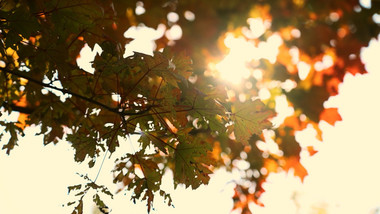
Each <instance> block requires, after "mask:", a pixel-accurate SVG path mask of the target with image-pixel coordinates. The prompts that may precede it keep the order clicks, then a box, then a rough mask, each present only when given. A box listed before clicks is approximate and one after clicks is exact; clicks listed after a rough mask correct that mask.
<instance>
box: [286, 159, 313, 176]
mask: <svg viewBox="0 0 380 214" xmlns="http://www.w3.org/2000/svg"><path fill="white" fill-rule="evenodd" d="M285 161H286V162H285V165H284V167H283V168H284V170H285V171H289V170H290V169H294V175H295V176H298V177H299V178H301V181H303V180H304V178H305V177H306V176H307V175H308V172H307V170H306V169H305V167H304V166H302V164H301V163H300V161H299V157H295V156H292V157H289V158H286V159H285Z"/></svg>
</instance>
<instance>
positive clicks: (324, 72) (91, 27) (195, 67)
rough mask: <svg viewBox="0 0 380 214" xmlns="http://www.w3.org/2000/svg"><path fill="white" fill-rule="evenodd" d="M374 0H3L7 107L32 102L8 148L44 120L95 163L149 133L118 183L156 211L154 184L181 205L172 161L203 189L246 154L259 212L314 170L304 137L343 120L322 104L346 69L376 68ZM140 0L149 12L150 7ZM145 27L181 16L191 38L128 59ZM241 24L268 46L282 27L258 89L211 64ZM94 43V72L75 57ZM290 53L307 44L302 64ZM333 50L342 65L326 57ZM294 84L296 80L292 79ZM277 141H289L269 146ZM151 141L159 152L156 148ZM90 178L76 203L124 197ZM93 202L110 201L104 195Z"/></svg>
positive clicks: (239, 188)
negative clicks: (275, 177) (253, 28)
mask: <svg viewBox="0 0 380 214" xmlns="http://www.w3.org/2000/svg"><path fill="white" fill-rule="evenodd" d="M373 4H374V5H373V6H372V8H370V9H366V8H363V7H360V6H359V3H358V1H355V0H350V1H347V0H335V1H328V0H323V1H312V0H310V1H303V0H299V1H295V0H286V1H280V0H266V1H248V0H241V1H227V0H221V1H220V0H209V1H195V0H190V1H174V0H167V1H164V0H160V1H141V2H140V1H139V2H137V1H117V0H114V1H111V0H109V1H102V0H92V1H90V0H79V1H60V0H52V1H46V0H36V1H26V0H6V1H0V7H1V10H0V17H1V18H0V26H1V32H0V33H1V35H0V37H1V43H0V46H1V47H0V60H1V61H0V62H1V64H0V67H1V74H0V85H1V87H0V93H1V95H0V102H1V105H2V109H3V112H11V111H18V112H20V116H19V121H18V122H17V123H13V122H7V121H1V122H0V123H1V126H3V127H5V130H6V131H7V132H9V133H10V135H11V137H10V139H9V141H8V143H6V144H5V145H4V146H3V147H2V149H4V150H6V151H5V152H6V153H7V154H10V153H11V150H12V149H14V147H15V146H16V145H17V139H18V136H19V135H20V134H21V135H22V134H23V130H24V128H25V127H26V126H30V125H40V126H41V133H38V134H43V135H44V144H49V143H54V144H56V143H58V142H59V140H60V139H64V140H66V141H68V142H70V143H71V145H72V147H73V149H74V151H75V155H74V160H75V161H78V162H83V161H86V162H88V164H89V167H92V166H94V163H95V161H96V160H97V159H99V158H98V157H99V156H100V155H102V154H103V153H104V152H105V153H111V154H112V153H114V152H115V151H116V150H117V149H118V147H119V145H120V143H126V142H123V141H120V139H123V138H125V137H127V136H129V135H139V136H140V138H139V140H138V142H139V143H140V145H141V148H142V149H141V150H140V151H136V153H134V154H131V153H127V154H125V155H124V156H123V157H120V158H119V159H118V160H117V161H116V163H115V169H114V171H113V172H114V175H115V177H114V182H115V183H121V184H122V185H123V186H124V187H125V188H126V189H128V190H131V191H133V192H134V195H133V196H132V200H146V201H147V207H148V212H149V211H150V209H151V208H152V202H153V199H154V195H155V193H159V194H160V195H161V196H162V197H164V198H165V199H167V201H168V204H169V205H170V204H171V201H172V199H171V198H170V195H169V194H167V193H166V192H164V191H163V190H161V188H160V185H161V178H162V176H163V173H164V172H165V170H166V169H171V170H172V171H173V174H174V177H173V181H174V184H175V186H177V185H179V184H183V185H185V186H186V187H189V186H191V187H192V188H197V187H199V186H200V185H202V184H207V183H208V181H209V179H210V174H211V173H212V171H213V170H214V169H215V168H218V167H226V168H227V169H229V170H232V169H238V170H241V169H239V168H238V167H237V166H236V165H235V164H234V163H235V160H240V161H246V162H248V163H249V164H250V168H249V169H248V170H242V171H244V172H245V174H246V176H245V177H244V178H243V180H245V181H249V182H251V184H252V185H251V186H255V188H254V191H253V193H252V191H251V188H250V187H249V186H246V185H245V184H246V183H247V182H241V183H239V182H237V184H236V194H235V196H234V201H235V207H234V208H241V209H242V212H243V213H249V212H250V211H249V208H248V203H249V202H251V201H254V202H256V203H258V204H259V203H260V202H259V201H258V199H259V197H260V194H261V193H262V192H263V191H264V189H263V188H262V184H263V183H264V182H265V178H266V176H267V175H268V173H270V172H277V171H279V170H285V171H289V170H290V169H293V170H294V173H295V175H297V176H299V177H300V178H301V179H303V178H304V177H305V176H306V175H307V171H306V170H305V168H303V166H302V165H301V164H300V162H299V160H300V152H301V151H302V150H307V151H309V152H310V154H314V153H315V151H314V150H313V148H312V147H308V148H301V147H300V145H299V144H298V142H297V141H296V139H295V137H294V134H295V132H296V131H299V130H302V129H304V128H305V127H307V125H308V124H311V125H312V126H313V127H314V128H315V129H317V131H318V133H319V136H318V137H319V138H321V133H320V130H319V129H318V122H319V121H320V120H325V121H327V122H328V123H330V124H332V125H333V124H334V123H335V122H336V121H338V120H341V118H340V116H339V113H338V110H337V109H324V107H323V103H324V101H326V100H327V99H328V98H329V97H330V96H333V95H336V94H337V93H338V85H339V83H340V82H342V81H343V77H344V75H345V74H346V73H347V72H350V73H352V74H356V73H364V72H365V69H364V66H363V64H362V63H361V61H360V58H359V54H360V48H361V47H362V46H363V45H366V44H367V42H368V40H369V39H370V38H371V37H373V36H375V35H377V33H378V32H379V28H378V25H377V24H376V23H374V22H373V20H372V15H373V14H375V13H376V12H379V7H378V6H379V5H376V4H377V3H376V2H373ZM141 5H143V7H144V8H145V13H143V14H137V13H136V12H135V9H136V7H137V6H140V7H141ZM189 11H191V12H192V13H194V14H195V20H191V19H188V20H187V19H185V18H183V17H182V16H181V18H180V19H179V20H178V22H177V23H173V22H171V21H169V20H167V19H166V17H167V14H168V13H169V12H176V13H177V14H180V15H182V14H184V13H185V12H189ZM247 18H261V19H262V20H264V21H267V22H268V23H270V24H271V26H270V28H269V29H268V30H267V31H266V32H265V33H264V34H262V35H260V36H258V37H254V36H250V35H249V34H247V33H244V32H246V31H247V27H246V25H247ZM140 24H144V25H146V26H149V27H153V28H156V27H157V26H158V24H164V25H165V26H166V27H167V28H168V29H169V28H170V27H171V26H173V25H174V24H179V25H180V26H181V28H182V31H183V35H182V38H181V39H180V40H176V41H169V39H168V38H167V37H164V36H163V37H161V38H159V39H158V40H157V41H156V44H157V48H156V49H157V50H156V51H155V52H153V54H152V55H147V54H143V53H137V52H135V53H134V54H133V55H132V56H128V57H124V53H125V45H126V44H128V43H129V42H130V41H131V39H128V38H125V37H124V36H123V33H124V32H125V31H126V30H127V29H129V28H130V27H132V26H138V25H140ZM228 31H230V32H231V31H232V32H234V33H235V34H234V35H235V37H240V38H243V39H244V40H245V41H249V42H252V43H254V44H256V45H257V44H259V43H260V42H261V41H265V40H266V39H268V38H270V37H271V36H273V35H280V36H281V38H282V43H281V45H280V46H279V48H278V49H279V53H278V55H277V61H276V62H269V61H268V60H265V59H263V58H259V59H254V60H252V61H251V62H249V67H250V69H251V70H252V71H253V70H264V71H265V72H264V73H263V78H262V79H259V78H254V77H252V76H251V77H249V78H247V79H244V80H242V83H241V85H243V86H244V85H245V86H246V85H250V87H237V86H236V85H233V84H229V83H227V82H223V81H222V80H220V79H218V78H217V77H216V76H217V74H216V72H215V71H214V70H213V69H212V68H210V67H209V66H207V65H208V63H209V62H212V61H218V60H221V59H222V56H223V55H224V54H226V53H227V51H226V49H225V47H224V45H223V40H224V39H225V38H226V37H227V35H228V34H227V32H228ZM297 32H298V33H299V34H300V35H297ZM85 44H87V45H88V46H89V47H91V48H93V49H94V47H95V45H99V46H100V47H101V49H102V52H101V54H99V55H97V56H96V57H95V59H94V61H93V64H92V66H93V68H94V70H95V71H94V72H93V73H90V72H87V71H84V70H83V69H81V68H80V67H79V66H78V65H77V62H76V60H77V58H78V57H79V56H80V51H81V49H82V48H83V47H84V45H85ZM158 50H162V51H158ZM291 50H297V51H298V53H299V59H298V61H297V60H296V61H295V60H294V57H293V56H292V55H291V52H292V51H291ZM181 52H183V53H182V54H180V53H181ZM326 57H328V59H331V60H332V63H331V65H329V66H325V67H322V68H318V67H317V66H314V65H317V64H318V63H319V64H321V63H322V62H323V60H324V59H326ZM301 61H302V62H304V63H306V64H309V65H312V66H311V69H310V72H309V73H308V75H307V77H306V78H300V76H299V74H298V73H299V72H298V70H299V68H298V67H297V65H298V63H299V62H301ZM215 74H216V75H215ZM289 81H290V82H293V83H295V85H296V86H295V88H292V89H291V90H287V89H285V88H282V87H281V84H282V83H285V82H289ZM271 82H272V83H273V82H274V83H275V84H271V85H272V86H270V87H269V89H270V91H271V98H270V99H267V100H264V102H263V101H260V100H259V99H258V91H259V90H260V89H262V88H264V86H266V85H268V84H269V83H271ZM273 85H274V86H273ZM115 95H116V97H117V99H115ZM281 95H285V96H286V97H287V100H288V102H289V104H290V105H291V106H292V107H294V109H295V111H294V114H293V115H291V116H288V117H287V118H286V119H285V120H284V121H281V123H280V124H274V126H272V124H271V123H270V120H271V118H273V117H274V116H275V105H276V99H275V98H276V97H278V96H281ZM241 97H243V98H241ZM268 129H272V130H274V131H273V135H272V136H271V138H272V139H265V138H264V136H263V135H262V134H261V133H262V131H263V130H268ZM268 140H273V141H274V142H276V143H277V145H278V147H279V150H280V151H281V152H280V153H276V154H274V153H271V152H268V151H264V150H263V149H262V148H260V147H259V146H258V144H259V143H260V142H265V141H268ZM150 147H153V148H155V152H154V153H153V154H150V153H148V152H147V150H148V149H147V148H150ZM242 153H243V154H245V155H241V154H242ZM137 169H139V170H141V171H142V172H143V176H142V177H139V176H138V175H137V174H136V170H137ZM263 169H265V170H263ZM252 172H254V173H252ZM83 177H84V179H85V180H87V181H88V183H87V184H85V185H75V186H71V187H69V192H70V191H76V190H81V189H82V188H84V189H83V190H82V191H81V192H79V193H77V196H80V199H79V201H78V203H77V206H76V207H75V208H74V211H73V213H82V208H83V200H82V198H83V196H84V195H85V194H86V193H87V191H88V190H89V189H91V188H92V189H95V190H96V191H97V192H102V193H105V194H106V195H111V196H112V194H111V193H110V192H109V191H108V190H107V189H106V187H104V186H101V185H98V184H96V179H95V180H94V181H92V180H90V179H89V178H88V177H87V176H83ZM243 184H244V185H243ZM120 191H121V190H120ZM241 195H245V196H246V197H240V196H241ZM243 198H245V199H244V200H242V199H243ZM94 202H95V203H96V204H97V205H98V206H99V207H105V206H106V205H105V204H104V202H103V201H102V200H101V199H100V196H99V195H98V193H97V194H95V195H94ZM75 203H76V202H73V203H69V204H68V205H73V204H75Z"/></svg>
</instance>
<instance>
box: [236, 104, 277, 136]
mask: <svg viewBox="0 0 380 214" xmlns="http://www.w3.org/2000/svg"><path fill="white" fill-rule="evenodd" d="M231 110H232V112H231V120H232V121H233V127H234V129H233V130H234V133H235V137H236V140H237V141H239V142H242V143H248V140H249V138H250V137H251V136H252V135H254V134H256V135H260V134H261V132H262V130H263V129H268V128H270V127H272V124H271V122H269V121H268V119H269V117H271V116H273V112H272V111H270V110H268V109H266V107H265V105H264V103H262V102H261V101H260V100H254V101H251V100H248V101H246V102H244V103H241V102H239V101H237V102H235V103H233V106H232V107H231Z"/></svg>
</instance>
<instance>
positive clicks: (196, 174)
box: [173, 138, 213, 189]
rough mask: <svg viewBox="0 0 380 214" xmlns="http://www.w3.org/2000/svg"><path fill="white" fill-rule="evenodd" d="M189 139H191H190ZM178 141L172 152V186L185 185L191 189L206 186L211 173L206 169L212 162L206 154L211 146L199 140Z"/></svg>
mask: <svg viewBox="0 0 380 214" xmlns="http://www.w3.org/2000/svg"><path fill="white" fill-rule="evenodd" d="M190 139H191V138H190ZM190 139H186V140H185V139H184V140H183V141H180V142H179V143H178V145H177V147H176V148H175V152H174V170H173V171H174V185H175V187H177V185H178V184H181V183H182V184H185V186H186V187H189V186H191V187H192V189H196V188H198V187H199V186H200V185H201V184H207V183H208V181H209V179H210V177H209V174H210V173H212V171H211V170H210V169H209V168H208V166H210V165H211V164H212V163H213V160H212V159H211V157H210V156H209V155H207V153H208V152H209V151H211V150H212V146H211V145H210V144H208V143H206V142H204V141H201V140H199V139H191V140H190Z"/></svg>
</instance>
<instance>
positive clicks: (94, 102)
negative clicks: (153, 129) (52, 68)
mask: <svg viewBox="0 0 380 214" xmlns="http://www.w3.org/2000/svg"><path fill="white" fill-rule="evenodd" d="M1 70H2V71H4V72H5V73H9V74H13V75H16V76H18V77H21V78H24V79H27V80H28V81H30V82H33V83H35V84H37V85H40V86H43V87H46V88H50V89H54V90H57V91H60V92H62V93H64V94H70V95H72V96H74V97H77V98H79V99H82V100H85V101H87V102H89V103H92V104H95V105H97V106H98V107H101V108H103V109H106V110H108V111H110V112H113V113H115V114H118V115H120V116H133V115H141V114H144V113H146V112H148V111H149V110H150V109H151V107H152V106H148V107H147V108H146V109H144V110H141V111H138V112H125V111H119V108H112V107H110V106H107V105H105V104H103V103H100V102H98V101H96V100H93V99H91V98H88V97H85V96H83V95H80V94H77V93H75V92H72V91H70V90H67V89H64V88H57V87H55V86H52V85H50V84H46V83H43V82H40V81H38V80H35V79H33V78H31V77H29V76H27V75H25V74H24V73H22V72H20V71H17V70H12V71H11V70H8V69H6V68H1ZM15 107H16V108H18V107H17V106H15ZM16 108H13V109H15V110H16ZM18 109H20V112H21V111H28V110H27V109H21V108H18ZM29 110H32V109H29Z"/></svg>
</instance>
